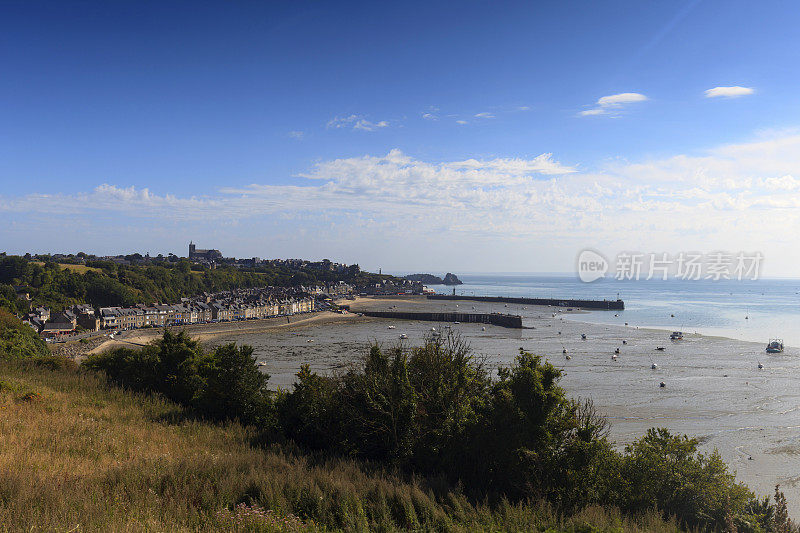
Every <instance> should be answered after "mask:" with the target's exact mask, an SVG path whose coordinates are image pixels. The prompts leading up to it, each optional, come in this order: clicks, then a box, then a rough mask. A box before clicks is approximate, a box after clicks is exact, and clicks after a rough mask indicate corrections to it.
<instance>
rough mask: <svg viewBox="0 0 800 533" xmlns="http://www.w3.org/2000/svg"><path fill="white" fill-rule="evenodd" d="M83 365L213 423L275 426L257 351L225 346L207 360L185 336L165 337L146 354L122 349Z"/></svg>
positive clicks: (178, 334) (172, 334)
mask: <svg viewBox="0 0 800 533" xmlns="http://www.w3.org/2000/svg"><path fill="white" fill-rule="evenodd" d="M83 365H84V366H85V367H86V368H89V369H92V370H96V371H102V372H104V373H105V374H106V376H108V378H109V379H110V380H111V381H113V382H114V383H116V384H117V385H120V386H122V387H125V388H128V389H131V390H135V391H139V392H147V393H160V394H162V395H164V396H165V397H167V398H169V399H170V400H172V401H174V402H176V403H178V404H180V405H182V406H184V407H186V408H188V409H190V410H191V411H192V412H193V413H194V414H196V415H198V416H200V417H203V418H208V419H211V420H240V421H242V422H244V423H247V424H255V423H258V424H267V423H269V424H273V423H274V422H271V421H272V419H273V415H272V402H271V398H270V396H269V392H268V390H267V382H268V381H269V376H268V375H266V374H263V373H262V372H261V371H260V370H258V367H257V366H256V362H255V359H254V358H253V349H252V348H251V347H249V346H242V347H240V348H237V347H236V345H234V344H228V345H225V346H221V347H219V348H217V349H216V350H214V352H212V353H210V354H207V353H205V352H204V350H203V349H202V348H201V347H200V344H199V343H198V342H197V341H194V340H192V339H191V338H189V336H188V335H187V334H186V332H184V331H180V332H178V333H173V332H172V331H170V330H166V331H164V335H163V336H162V337H161V338H160V339H156V340H155V341H154V342H152V343H151V344H149V345H148V346H145V347H144V348H142V349H141V350H132V349H129V348H117V349H115V350H112V351H109V352H106V353H102V354H97V355H93V356H90V357H89V358H88V359H87V360H86V361H84V363H83Z"/></svg>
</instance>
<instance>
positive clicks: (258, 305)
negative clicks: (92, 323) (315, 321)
mask: <svg viewBox="0 0 800 533" xmlns="http://www.w3.org/2000/svg"><path fill="white" fill-rule="evenodd" d="M315 309H316V302H315V299H314V298H313V297H311V296H309V295H302V296H301V295H295V296H290V297H284V298H276V297H274V296H271V295H270V296H266V297H264V295H260V296H258V297H250V298H241V297H237V296H236V295H233V296H227V297H223V298H218V297H211V298H208V297H201V298H198V299H195V300H188V299H184V300H182V301H181V303H177V304H164V305H149V306H148V305H141V304H140V305H137V306H135V307H102V308H100V327H101V328H107V329H111V328H113V329H133V328H144V327H159V326H174V325H182V324H202V323H208V322H229V321H234V320H252V319H257V318H271V317H278V316H289V315H295V314H298V313H310V312H311V311H314V310H315Z"/></svg>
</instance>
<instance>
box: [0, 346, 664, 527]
mask: <svg viewBox="0 0 800 533" xmlns="http://www.w3.org/2000/svg"><path fill="white" fill-rule="evenodd" d="M255 438H256V434H255V432H254V430H253V429H251V428H245V427H242V426H240V425H238V424H227V425H211V424H206V423H203V422H201V421H197V420H191V419H186V418H185V417H184V416H183V412H182V411H181V409H180V408H179V407H177V406H175V405H173V404H171V403H169V402H166V401H164V400H162V399H159V398H153V397H146V396H142V395H135V394H131V393H128V392H126V391H123V390H120V389H116V388H114V387H111V386H109V385H108V384H107V383H106V381H105V379H103V378H101V377H99V376H97V375H94V374H90V373H85V372H81V371H78V370H74V369H69V368H67V369H61V370H48V369H46V368H42V367H37V366H33V365H30V364H23V363H9V362H2V361H0V531H64V532H67V531H126V532H127V531H209V530H212V531H267V532H269V531H318V530H319V531H322V530H347V531H395V530H417V531H478V530H480V531H545V530H548V531H576V532H577V531H586V532H588V531H677V528H676V526H675V524H674V523H670V522H664V521H663V520H661V518H660V517H659V516H658V515H657V514H655V513H651V514H648V515H645V516H641V517H634V518H625V517H623V516H621V515H620V514H619V512H618V511H616V510H615V509H613V508H612V509H609V508H598V507H594V508H588V509H585V510H584V511H582V512H581V513H579V514H577V515H575V516H572V517H560V516H558V514H557V513H555V512H554V511H553V509H552V508H550V507H549V506H548V505H546V504H542V503H532V504H509V503H506V504H503V505H500V506H497V507H495V508H491V509H490V508H489V507H487V506H485V505H480V504H477V505H476V504H473V503H471V502H469V501H468V500H467V499H466V498H465V497H463V496H462V495H460V494H459V493H458V492H457V491H452V490H449V488H448V487H445V486H443V485H442V484H441V483H435V482H432V483H428V484H426V483H423V482H422V481H419V480H402V479H399V478H398V477H396V476H394V475H391V474H387V473H385V472H383V471H381V470H379V469H377V468H372V467H370V466H369V465H364V464H360V463H356V462H353V461H348V460H335V459H325V458H320V457H309V456H307V455H304V454H302V453H300V452H299V451H297V450H295V449H293V448H292V447H291V446H287V447H284V448H279V447H273V448H269V449H266V450H265V449H262V448H259V447H256V446H253V445H252V442H253V441H254V439H255Z"/></svg>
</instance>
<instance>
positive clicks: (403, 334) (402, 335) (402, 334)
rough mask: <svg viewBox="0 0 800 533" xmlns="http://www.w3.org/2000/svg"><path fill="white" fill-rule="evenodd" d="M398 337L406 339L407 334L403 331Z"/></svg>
mask: <svg viewBox="0 0 800 533" xmlns="http://www.w3.org/2000/svg"><path fill="white" fill-rule="evenodd" d="M400 338H401V339H407V338H408V335H406V334H405V333H401V334H400Z"/></svg>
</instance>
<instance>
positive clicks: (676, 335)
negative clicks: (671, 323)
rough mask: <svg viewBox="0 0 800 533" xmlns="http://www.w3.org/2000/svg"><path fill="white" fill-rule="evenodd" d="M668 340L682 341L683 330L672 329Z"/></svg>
mask: <svg viewBox="0 0 800 533" xmlns="http://www.w3.org/2000/svg"><path fill="white" fill-rule="evenodd" d="M669 340H671V341H682V340H683V332H682V331H673V332H672V333H670V335H669Z"/></svg>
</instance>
